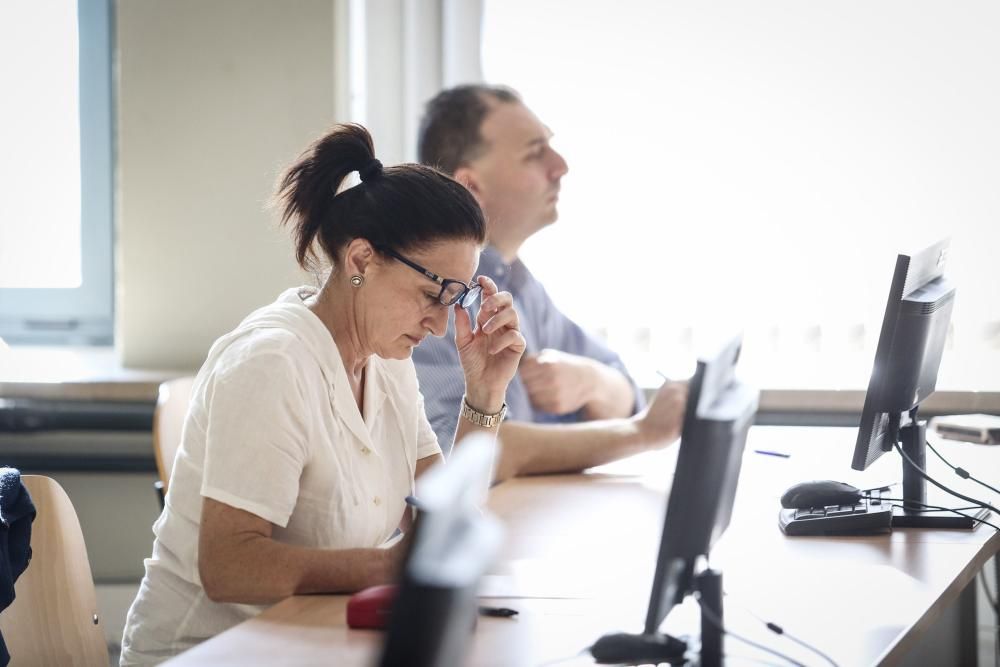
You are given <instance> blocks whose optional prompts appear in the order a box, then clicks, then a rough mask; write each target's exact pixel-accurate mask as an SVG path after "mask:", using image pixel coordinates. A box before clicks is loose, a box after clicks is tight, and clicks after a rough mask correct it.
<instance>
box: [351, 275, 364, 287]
mask: <svg viewBox="0 0 1000 667" xmlns="http://www.w3.org/2000/svg"><path fill="white" fill-rule="evenodd" d="M351 284H352V285H354V286H355V287H361V286H362V285H364V284H365V277H364V276H362V275H359V274H357V273H355V274H354V275H353V276H351Z"/></svg>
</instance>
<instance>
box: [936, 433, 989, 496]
mask: <svg viewBox="0 0 1000 667" xmlns="http://www.w3.org/2000/svg"><path fill="white" fill-rule="evenodd" d="M926 443H927V446H928V447H929V448H930V450H931V451H932V452H934V455H935V456H936V457H938V458H939V459H941V460H942V461H943V462H944V464H945V465H946V466H948V467H949V468H951V469H952V470H954V471H955V474H956V475H958V476H959V477H961V478H962V479H971V480H972V481H973V482H975V483H976V484H979V485H980V486H985V487H986V488H987V489H989V490H990V491H992V492H993V493H997V494H1000V489H997V488H996V487H995V486H990V485H989V484H987V483H986V482H983V481H981V480H978V479H976V478H975V477H973V476H972V475H970V474H969V472H968V471H967V470H965V469H964V468H959V467H957V466H953V465H952V464H951V463H949V462H948V459H946V458H945V457H943V456H941V453H940V452H938V450H936V449H934V445H932V444H931V441H930V440H927V441H926Z"/></svg>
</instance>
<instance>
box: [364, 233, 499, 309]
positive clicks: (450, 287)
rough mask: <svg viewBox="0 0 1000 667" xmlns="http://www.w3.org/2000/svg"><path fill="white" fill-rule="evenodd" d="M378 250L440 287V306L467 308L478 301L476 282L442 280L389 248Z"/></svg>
mask: <svg viewBox="0 0 1000 667" xmlns="http://www.w3.org/2000/svg"><path fill="white" fill-rule="evenodd" d="M379 250H380V251H381V252H383V253H384V254H386V255H389V257H392V258H393V259H395V260H398V261H400V262H402V263H403V264H406V265H407V266H408V267H410V268H411V269H413V270H414V271H417V272H418V273H421V274H423V275H424V276H425V277H427V278H430V279H431V280H433V281H434V282H436V283H437V284H438V285H440V286H441V291H440V292H438V297H437V299H438V301H439V302H440V303H441V305H442V306H454V305H455V304H456V303H457V304H458V305H459V306H461V307H462V308H469V307H470V306H472V304H474V303H475V302H476V301H478V300H479V297H480V295H481V294H482V292H483V286H482V285H480V284H479V283H478V282H477V283H473V284H472V285H466V284H465V283H463V282H462V281H461V280H452V279H451V278H442V277H441V276H439V275H438V274H436V273H434V272H433V271H429V270H427V269H425V268H424V267H422V266H420V265H419V264H417V263H416V262H414V261H412V260H409V259H407V258H405V257H403V256H402V255H400V254H399V253H396V252H393V251H392V250H390V249H389V248H383V247H380V248H379Z"/></svg>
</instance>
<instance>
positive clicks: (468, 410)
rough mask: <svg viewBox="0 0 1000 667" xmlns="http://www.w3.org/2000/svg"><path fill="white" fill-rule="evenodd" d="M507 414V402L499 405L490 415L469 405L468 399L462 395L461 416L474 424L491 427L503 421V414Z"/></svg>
mask: <svg viewBox="0 0 1000 667" xmlns="http://www.w3.org/2000/svg"><path fill="white" fill-rule="evenodd" d="M506 414H507V403H504V404H503V405H502V406H500V411H499V412H495V413H493V414H492V415H489V414H486V413H485V412H480V411H479V410H476V409H475V408H474V407H472V406H471V405H469V401H468V400H466V398H465V397H464V396H463V397H462V416H463V417H465V418H466V419H468V420H469V421H470V422H472V423H473V424H475V425H476V426H482V427H485V428H493V427H494V426H496V425H497V424H499V423H500V422H502V421H503V418H504V415H506Z"/></svg>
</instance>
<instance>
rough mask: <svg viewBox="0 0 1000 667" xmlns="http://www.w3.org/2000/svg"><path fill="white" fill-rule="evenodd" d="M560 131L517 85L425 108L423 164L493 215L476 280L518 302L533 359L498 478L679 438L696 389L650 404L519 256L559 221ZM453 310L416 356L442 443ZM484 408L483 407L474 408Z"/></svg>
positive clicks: (566, 467) (457, 94)
mask: <svg viewBox="0 0 1000 667" xmlns="http://www.w3.org/2000/svg"><path fill="white" fill-rule="evenodd" d="M551 136H552V134H551V132H550V131H549V129H548V128H547V127H546V126H545V125H543V124H542V122H541V121H540V120H539V119H538V117H537V116H535V114H534V113H532V112H531V110H530V109H528V107H526V106H525V105H524V104H523V102H522V101H521V99H520V97H519V96H518V95H517V93H515V92H514V91H513V90H511V89H509V88H504V87H499V86H486V85H466V86H458V87H456V88H451V89H448V90H445V91H442V92H441V93H439V94H438V95H437V96H435V97H434V98H433V99H432V100H430V101H429V102H428V103H427V106H426V109H425V113H424V117H423V119H422V121H421V124H420V133H419V139H418V152H419V159H420V161H421V162H422V163H424V164H427V165H430V166H433V167H436V168H437V169H440V170H441V171H443V172H445V173H447V174H449V175H451V176H452V177H454V178H455V179H456V180H458V181H459V182H460V183H462V184H463V185H465V186H466V187H467V188H468V189H469V190H470V191H471V192H472V194H473V195H475V197H476V199H477V200H478V201H479V203H480V205H481V206H482V207H483V211H484V212H485V214H486V220H487V236H488V246H487V247H486V248H485V249H484V251H483V253H482V256H481V257H480V261H479V268H478V270H477V275H486V276H489V277H490V278H492V279H493V280H494V281H495V282H496V283H497V285H498V286H499V288H500V289H501V290H506V291H509V292H510V293H511V294H512V295H513V296H514V303H515V307H516V308H517V312H518V315H519V317H520V321H521V331H522V333H523V334H524V337H525V339H526V341H527V344H528V348H527V352H526V353H525V355H524V358H523V359H522V362H521V365H520V369H519V371H518V374H517V376H515V378H514V380H513V381H511V383H510V385H509V387H508V390H507V407H508V411H507V419H506V421H505V422H504V423H503V424H502V425H501V427H500V439H501V441H502V443H503V450H502V453H501V457H500V460H499V462H498V466H497V467H498V470H497V479H498V480H502V479H505V478H508V477H512V476H515V475H525V474H541V473H556V472H569V471H576V470H582V469H584V468H588V467H591V466H595V465H600V464H602V463H607V462H609V461H612V460H615V459H618V458H622V457H624V456H628V455H631V454H634V453H637V452H640V451H644V450H646V449H651V448H656V447H663V446H665V445H667V444H669V443H670V442H671V441H672V440H675V439H676V438H677V437H678V436H679V434H680V429H681V424H682V421H683V412H684V403H685V399H686V396H687V387H686V385H685V384H683V383H667V384H665V385H664V386H663V387H661V388H660V389H659V391H658V392H657V393H656V395H655V396H654V397H653V399H652V401H651V402H650V405H649V406H646V407H644V401H643V398H642V393H641V391H640V390H639V388H638V386H637V385H636V383H635V381H634V380H633V379H632V378H631V377H630V376H629V375H628V372H627V371H626V369H625V366H624V364H623V363H622V361H621V359H620V358H619V357H618V355H617V354H615V353H614V352H613V351H611V350H610V349H609V348H608V347H607V346H606V345H604V344H603V343H602V342H601V341H599V340H597V339H596V338H594V337H593V336H591V335H589V334H588V333H586V332H585V331H584V330H583V329H581V328H580V327H579V326H578V325H577V324H576V323H575V322H573V321H572V320H571V319H569V318H568V317H567V316H566V315H564V314H563V313H562V312H560V311H559V309H558V308H557V307H556V306H555V304H553V303H552V300H551V299H550V298H549V296H548V294H547V293H546V292H545V289H544V287H543V286H542V284H541V283H540V282H539V281H538V280H537V279H536V278H535V277H534V276H533V275H532V274H531V272H530V271H529V270H528V268H527V267H526V266H525V265H524V263H523V262H522V261H521V260H520V259H519V258H518V253H519V252H520V249H521V246H522V245H523V244H524V242H525V241H527V240H528V239H529V238H530V237H531V236H532V235H534V234H535V233H536V232H538V231H539V230H540V229H542V228H544V227H546V226H547V225H550V224H552V223H553V222H555V220H556V218H557V217H558V211H557V203H558V198H559V185H560V181H561V179H562V177H563V176H564V175H565V174H566V173H567V171H568V167H567V165H566V161H565V160H564V159H563V157H562V156H561V155H560V154H559V153H558V152H556V151H555V150H554V149H553V148H552V146H551V145H550V143H549V142H550V139H551ZM453 317H454V315H453V316H452V319H450V321H449V325H448V327H449V332H448V334H447V335H446V336H445V337H443V338H433V337H428V338H427V339H426V340H425V341H424V342H423V344H422V345H420V346H419V347H417V348H416V349H415V350H414V352H413V361H414V363H415V364H416V367H417V374H418V376H419V379H420V386H421V392H422V393H423V395H424V398H425V402H426V405H425V407H426V410H427V416H428V418H429V419H430V421H431V425H432V426H433V427H434V430H435V432H436V433H437V436H438V442H442V443H447V442H451V441H452V436H453V434H454V432H455V427H456V423H457V419H458V414H457V413H456V411H455V409H454V406H455V405H456V404H458V401H459V399H460V398H461V394H462V391H463V387H464V380H463V375H462V370H461V365H460V364H459V361H458V355H457V352H456V350H455V346H454V344H453V343H452V342H451V337H453V336H454V333H455V330H454V319H453ZM473 407H475V406H473Z"/></svg>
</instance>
